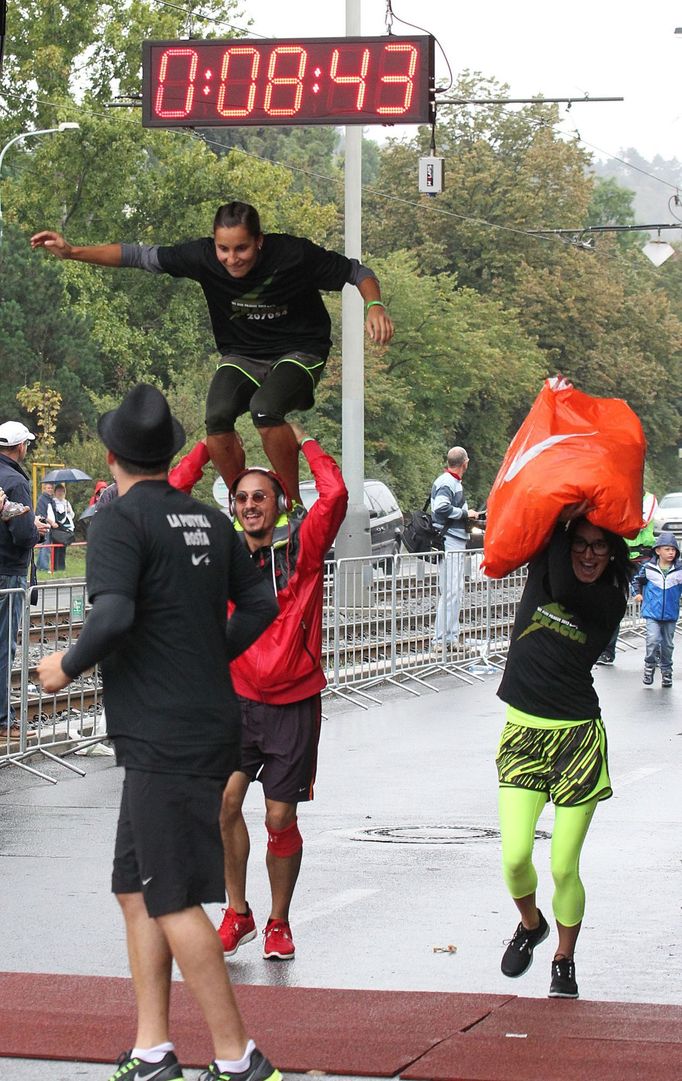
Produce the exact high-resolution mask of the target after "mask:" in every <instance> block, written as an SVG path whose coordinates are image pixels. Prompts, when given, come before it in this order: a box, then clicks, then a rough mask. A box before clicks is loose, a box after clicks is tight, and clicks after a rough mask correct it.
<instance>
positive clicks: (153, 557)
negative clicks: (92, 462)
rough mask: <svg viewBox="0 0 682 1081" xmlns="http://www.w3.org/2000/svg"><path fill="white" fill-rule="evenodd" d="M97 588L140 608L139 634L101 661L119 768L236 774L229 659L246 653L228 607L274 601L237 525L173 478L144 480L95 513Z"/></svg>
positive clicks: (90, 568) (92, 580) (92, 565)
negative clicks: (173, 484)
mask: <svg viewBox="0 0 682 1081" xmlns="http://www.w3.org/2000/svg"><path fill="white" fill-rule="evenodd" d="M87 583H88V594H89V596H90V599H91V600H94V599H95V598H97V597H98V595H102V594H106V593H116V594H121V595H123V596H125V597H128V598H130V599H132V600H133V601H134V603H135V621H134V624H133V627H132V629H131V630H130V631H129V632H128V633H127V634H126V635H124V636H123V638H122V639H121V640H120V641H119V642H118V643H117V644H116V646H115V647H114V648H113V650H112V651H111V652H110V653H109V654H108V656H106V657H105V658H104V660H103V661H102V675H103V680H104V698H105V707H106V715H107V731H108V734H109V735H110V736H111V737H112V738H113V739H114V743H115V746H116V752H117V757H118V761H119V764H121V765H125V766H126V767H128V768H137V769H145V770H151V771H154V772H168V773H194V774H203V775H209V776H215V777H220V778H221V779H225V778H226V776H227V772H228V765H227V764H228V762H229V761H230V757H231V755H232V750H233V747H234V745H235V744H236V743H238V742H239V735H240V718H239V707H238V705H237V700H236V698H235V695H234V691H233V689H232V681H231V679H230V674H229V667H228V665H229V661H230V659H231V658H232V657H233V656H234V655H235V654H236V653H238V652H240V651H241V649H242V648H244V647H243V645H242V644H241V643H240V641H239V630H237V631H236V632H235V635H233V636H232V638H231V637H230V630H229V629H227V603H228V600H232V601H234V602H235V604H236V605H237V607H238V609H239V608H240V607H241V608H242V609H243V610H248V609H249V608H252V609H253V608H256V609H259V608H260V607H261V606H262V597H263V583H262V579H261V576H260V574H259V573H258V571H257V570H256V568H255V567H254V566H253V565H252V563H251V561H250V559H249V557H248V555H247V554H246V553H245V552H244V550H243V548H242V546H241V544H240V543H239V541H238V539H237V537H236V534H235V532H234V530H233V528H232V525H231V523H230V522H229V521H228V520H227V518H226V517H225V515H223V514H222V513H221V512H220V511H219V510H218V509H217V508H212V507H207V506H205V505H204V504H203V503H199V502H198V501H197V500H195V499H192V498H191V496H188V495H185V494H184V493H183V492H179V491H177V490H176V489H175V488H171V487H170V485H169V484H167V483H166V482H165V481H139V482H138V483H136V484H135V485H134V486H133V487H132V488H131V489H130V490H129V491H128V492H127V493H126V494H125V495H124V496H122V497H121V498H119V499H117V500H115V501H114V502H112V503H110V504H109V505H108V506H105V507H103V508H102V509H101V510H99V511H98V513H97V514H96V515H95V516H94V518H93V520H92V524H91V526H90V534H89V537H88V552H87ZM266 603H269V600H268V601H266ZM266 623H267V618H266ZM230 624H232V620H231V621H230ZM235 627H237V628H238V627H239V620H238V619H237V622H236V624H235ZM261 629H262V628H261ZM233 639H236V640H233Z"/></svg>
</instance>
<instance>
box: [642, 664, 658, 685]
mask: <svg viewBox="0 0 682 1081" xmlns="http://www.w3.org/2000/svg"><path fill="white" fill-rule="evenodd" d="M654 671H655V669H654V668H649V666H648V665H647V666H645V668H644V675H643V676H642V683H643V684H644V686H645V687H650V686H651V684H652V683H653V682H654Z"/></svg>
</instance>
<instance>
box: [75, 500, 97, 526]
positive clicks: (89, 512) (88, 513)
mask: <svg viewBox="0 0 682 1081" xmlns="http://www.w3.org/2000/svg"><path fill="white" fill-rule="evenodd" d="M96 513H97V504H96V503H92V504H91V505H90V506H88V507H86V508H85V510H84V511H83V513H82V514H79V515H78V521H79V522H82V521H83V519H84V518H85V519H87V518H92V516H93V514H96Z"/></svg>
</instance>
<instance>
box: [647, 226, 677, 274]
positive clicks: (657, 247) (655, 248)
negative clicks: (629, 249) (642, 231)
mask: <svg viewBox="0 0 682 1081" xmlns="http://www.w3.org/2000/svg"><path fill="white" fill-rule="evenodd" d="M642 251H643V252H644V254H645V255H646V257H647V259H648V260H649V261H650V262H651V263H653V264H654V266H656V267H659V266H663V263H665V261H666V259H669V258H670V256H671V255H674V254H675V249H674V248H673V246H672V244H668V241H667V240H661V230H660V229H659V230H658V236H657V237H656V239H655V240H647V242H646V244H645V245H644V247H643V248H642Z"/></svg>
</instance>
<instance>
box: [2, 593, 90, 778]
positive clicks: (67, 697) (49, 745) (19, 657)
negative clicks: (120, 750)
mask: <svg viewBox="0 0 682 1081" xmlns="http://www.w3.org/2000/svg"><path fill="white" fill-rule="evenodd" d="M32 595H33V600H34V601H35V603H34V604H31V598H32ZM5 603H7V605H8V614H9V616H10V620H11V617H12V614H14V615H15V617H17V618H18V629H17V640H16V641H17V644H16V652H15V655H14V661H13V664H12V665H11V666H9V667H8V666H6V665H5V664H3V663H2V661H1V660H0V680H1V681H4V684H5V686H4V688H3V692H2V693H3V694H4V702H3V710H2V713H3V715H6V716H7V717H8V720H9V724H8V727H7V730H6V731H4V732H0V765H2V764H4V763H12V764H13V765H17V766H20V767H21V768H22V769H25V770H28V771H29V772H30V773H36V774H38V775H39V776H40V777H44V778H45V779H46V780H49V781H54V778H52V777H49V776H48V775H47V774H45V773H42V772H41V771H40V770H39V769H37V768H36V767H35V766H33V765H31V764H30V763H31V761H32V759H33V758H34V757H35V756H36V755H38V754H40V755H42V756H43V757H44V758H48V759H52V760H54V761H56V762H59V763H60V765H62V766H64V767H65V768H67V769H69V770H72V771H73V772H74V773H78V774H81V775H84V771H83V770H81V769H79V768H78V766H76V765H74V764H73V763H72V762H70V761H67V760H66V759H65V758H64V757H63V754H64V752H65V751H68V750H79V749H80V750H84V749H85V748H86V747H87V746H88V745H89V744H94V743H97V742H99V741H100V740H101V739H102V738H103V736H104V721H103V716H102V689H101V681H100V677H99V672H98V670H97V669H95V670H94V671H93V672H86V673H84V674H83V675H82V676H81V677H80V678H79V679H77V680H74V682H73V683H70V684H69V685H68V687H66V688H65V689H64V690H63V691H59V692H58V693H57V694H44V693H43V691H42V690H41V688H40V685H39V684H38V681H37V678H36V673H35V668H36V665H37V663H38V661H39V660H40V658H41V657H42V656H43V654H46V653H53V652H54V651H55V650H65V649H68V648H69V646H70V645H71V644H72V642H73V641H74V640H75V639H76V638H77V637H78V634H79V632H80V629H81V627H82V626H83V622H84V619H85V616H86V613H87V593H86V587H85V581H84V580H64V581H62V580H59V581H56V582H50V583H41V584H40V585H38V586H33V587H31V586H28V587H27V588H26V589H25V590H24V589H20V590H0V606H3V605H4V604H5ZM17 608H18V609H19V611H16V609H17ZM0 626H2V627H3V633H2V641H1V642H0V647H1V653H0V657H2V658H5V657H7V656H10V655H11V645H12V638H11V623H10V622H8V621H5V620H2V619H0ZM12 721H14V726H13V724H12ZM3 723H4V722H3ZM13 727H15V730H16V729H18V731H16V735H13V734H12V729H13Z"/></svg>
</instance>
